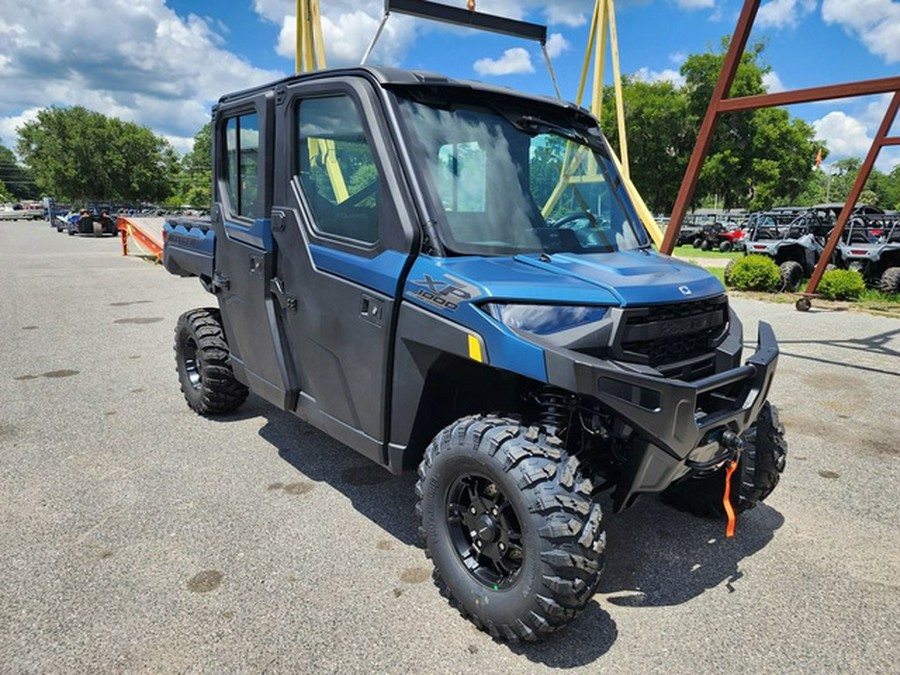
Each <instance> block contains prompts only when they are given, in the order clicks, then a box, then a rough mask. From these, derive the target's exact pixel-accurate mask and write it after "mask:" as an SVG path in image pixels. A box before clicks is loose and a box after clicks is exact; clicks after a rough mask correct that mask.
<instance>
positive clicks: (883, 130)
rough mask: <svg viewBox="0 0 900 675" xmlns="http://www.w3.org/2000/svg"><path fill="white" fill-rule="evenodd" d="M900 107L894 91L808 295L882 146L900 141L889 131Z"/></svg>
mask: <svg viewBox="0 0 900 675" xmlns="http://www.w3.org/2000/svg"><path fill="white" fill-rule="evenodd" d="M898 107H900V91H898V92H895V93H894V97H893V98H892V99H891V103H890V105H889V106H888V109H887V111H885V113H884V119H883V120H882V121H881V126H880V127H878V133H876V134H875V139H874V140H873V141H872V147H871V148H869V152H868V154H867V155H866V159H865V160H864V161H863V163H862V166H861V167H860V168H859V175H858V176H857V177H856V180H855V181H854V183H853V187H852V188H851V189H850V194H848V195H847V202H846V203H845V204H844V208H843V209H842V210H841V214H840V215H839V216H838V219H837V222H836V223H835V224H834V229H833V230H832V231H831V236H829V237H828V242H827V243H826V244H825V250H824V251H822V256H821V257H820V258H819V262H818V264H817V265H816V269H815V270H813V275H812V278H811V279H810V280H809V284H808V285H807V286H806V294H807V295H811V294H813V293H815V292H816V288H818V286H819V281H820V280H821V279H822V274H823V273H824V272H825V266H826V265H828V263H829V261H830V260H831V256H832V255H833V254H834V249H835V248H837V243H838V241H839V240H840V238H841V234H843V232H844V227H846V225H847V221H848V220H849V219H850V212H851V211H852V210H853V207H854V206H856V202H857V200H858V199H859V195H860V193H861V192H862V189H863V187H864V186H865V184H866V181H867V180H868V179H869V174H870V173H871V172H872V167H873V166H874V165H875V159H876V158H877V157H878V153H879V152H880V151H881V148H882V147H883V146H885V145H895V144H898V143H900V139H897V138H890V139H889V138H888V132H889V131H890V129H891V125H892V124H893V123H894V118H896V116H897V108H898Z"/></svg>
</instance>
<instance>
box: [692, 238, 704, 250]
mask: <svg viewBox="0 0 900 675" xmlns="http://www.w3.org/2000/svg"><path fill="white" fill-rule="evenodd" d="M701 246H703V238H702V237H697V238H696V239H694V248H700V247H701Z"/></svg>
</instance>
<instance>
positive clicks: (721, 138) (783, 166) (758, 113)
mask: <svg viewBox="0 0 900 675" xmlns="http://www.w3.org/2000/svg"><path fill="white" fill-rule="evenodd" d="M726 46H727V42H725V41H723V50H722V52H720V53H717V54H714V53H711V52H707V53H705V54H693V55H691V56H689V57H688V58H687V60H686V61H685V62H684V64H683V65H682V67H681V74H682V75H683V76H684V77H685V81H686V84H685V87H684V92H685V94H686V96H687V109H688V114H689V115H690V116H691V119H692V126H694V128H695V129H699V124H700V121H701V120H702V119H703V116H704V115H705V113H706V108H707V106H708V104H709V100H710V98H711V97H712V92H713V89H714V88H715V85H716V82H717V80H718V77H719V72H720V71H721V68H722V64H723V63H724V60H725V54H724V47H726ZM763 50H764V45H763V44H762V43H757V44H755V45H753V46H752V47H751V48H750V49H749V50H748V51H747V52H745V53H744V54H743V55H742V57H741V61H740V64H739V66H738V69H737V73H736V74H735V78H734V83H733V84H732V86H731V91H730V94H729V96H730V97H732V98H735V97H740V96H754V95H757V94H763V93H765V86H764V85H763V76H764V75H765V74H766V73H767V72H769V70H770V68H769V67H768V66H766V65H764V64H763V63H762V59H761V55H762V53H763ZM694 133H695V134H696V131H695V132H694ZM820 145H821V143H817V142H815V140H814V131H813V129H812V127H811V126H810V125H809V124H807V123H806V122H804V121H802V120H799V119H796V118H794V119H792V118H791V117H790V115H789V114H788V112H787V111H786V110H784V109H781V108H764V109H760V110H750V111H744V112H739V113H726V114H724V115H721V116H720V118H719V121H718V124H717V125H716V131H715V133H714V134H713V139H712V144H711V146H710V151H709V154H708V156H707V159H706V163H705V164H704V166H703V169H702V171H701V174H700V180H699V182H698V186H697V196H698V197H702V196H703V195H706V194H716V195H719V196H720V197H721V200H722V203H723V204H724V206H725V207H726V208H730V207H734V206H741V207H746V208H754V209H758V208H765V207H769V206H772V205H773V204H774V203H776V202H777V201H779V200H784V199H786V200H788V201H792V200H795V199H796V198H797V197H798V196H799V195H800V194H801V193H802V192H803V191H804V189H805V188H806V186H807V184H808V182H809V178H810V176H811V174H812V172H813V165H814V160H815V156H816V150H817V148H818V147H820Z"/></svg>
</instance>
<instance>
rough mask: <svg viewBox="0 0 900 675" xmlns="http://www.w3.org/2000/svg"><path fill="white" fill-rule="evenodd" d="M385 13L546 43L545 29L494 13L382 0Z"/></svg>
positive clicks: (418, 0) (420, 1)
mask: <svg viewBox="0 0 900 675" xmlns="http://www.w3.org/2000/svg"><path fill="white" fill-rule="evenodd" d="M384 12H385V14H391V13H393V12H396V13H397V14H406V15H408V16H415V17H418V18H420V19H431V20H432V21H440V22H441V23H449V24H454V25H457V26H466V27H468V28H478V29H480V30H485V31H489V32H491V33H500V34H501V35H511V36H512V37H517V38H523V39H525V40H534V41H536V42H540V43H541V44H546V42H547V27H546V26H542V25H540V24H536V23H529V22H527V21H517V20H515V19H507V18H506V17H502V16H496V15H494V14H484V13H483V12H474V11H472V12H470V11H469V10H467V9H462V8H460V7H450V6H449V5H442V4H440V3H437V2H427V1H426V0H384Z"/></svg>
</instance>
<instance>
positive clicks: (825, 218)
mask: <svg viewBox="0 0 900 675" xmlns="http://www.w3.org/2000/svg"><path fill="white" fill-rule="evenodd" d="M833 227H834V214H833V213H831V212H829V211H828V210H827V209H823V208H818V207H812V208H808V209H791V208H781V209H772V210H770V211H762V212H759V213H754V214H751V215H750V217H749V218H748V220H747V235H746V238H745V239H744V252H745V254H748V255H749V254H755V255H764V256H768V257H770V258H772V260H774V261H775V262H776V263H777V264H778V266H779V268H780V270H781V280H782V285H783V288H784V289H785V290H787V291H795V290H797V289H798V288H799V286H800V282H801V281H802V280H803V278H804V276H808V275H810V274H812V271H813V270H814V269H815V266H816V263H818V262H819V257H820V256H821V255H822V252H823V251H824V250H825V242H826V241H827V238H828V234H829V232H830V231H831V229H832V228H833ZM729 273H730V270H729V269H728V268H726V272H725V278H726V281H727V280H728V277H729Z"/></svg>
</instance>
